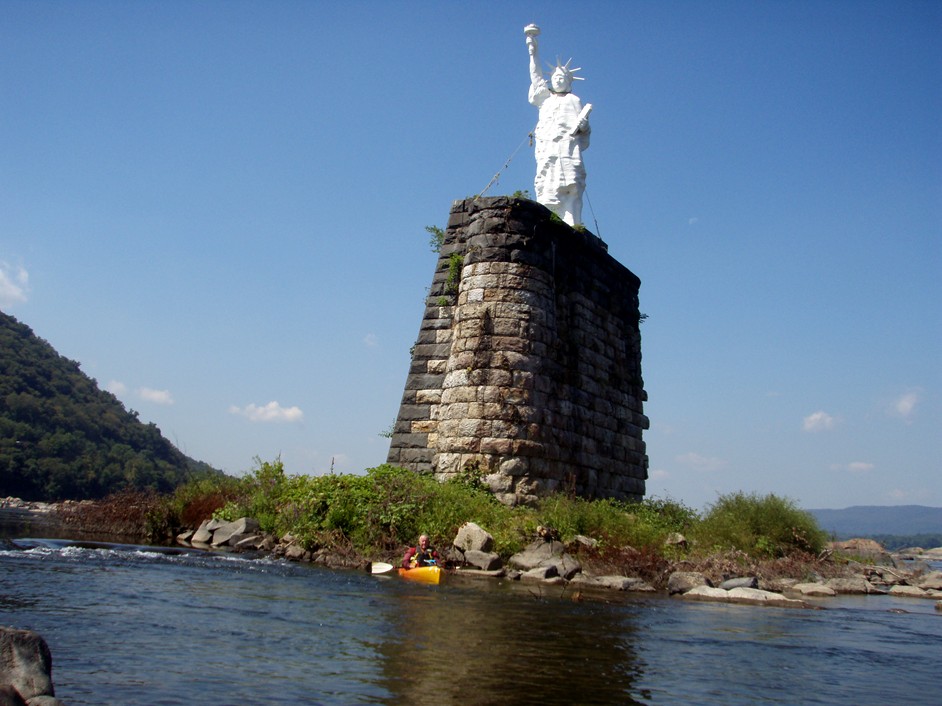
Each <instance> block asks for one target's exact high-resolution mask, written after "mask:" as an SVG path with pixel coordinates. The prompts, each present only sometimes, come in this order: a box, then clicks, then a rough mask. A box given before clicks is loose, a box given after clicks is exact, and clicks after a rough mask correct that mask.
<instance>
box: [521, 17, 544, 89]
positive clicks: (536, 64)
mask: <svg viewBox="0 0 942 706" xmlns="http://www.w3.org/2000/svg"><path fill="white" fill-rule="evenodd" d="M523 33H524V34H526V35H527V51H528V52H529V53H530V86H531V87H532V86H535V85H536V84H538V83H540V82H541V81H542V82H544V83H545V81H544V79H543V73H542V72H541V71H540V50H539V46H538V42H537V39H536V38H537V37H538V36H539V34H540V28H539V27H537V26H536V25H527V26H526V27H524V28H523Z"/></svg>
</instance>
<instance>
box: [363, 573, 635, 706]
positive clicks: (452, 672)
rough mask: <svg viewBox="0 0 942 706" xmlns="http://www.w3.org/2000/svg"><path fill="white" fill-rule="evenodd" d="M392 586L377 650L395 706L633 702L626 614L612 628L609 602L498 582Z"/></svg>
mask: <svg viewBox="0 0 942 706" xmlns="http://www.w3.org/2000/svg"><path fill="white" fill-rule="evenodd" d="M402 588H403V590H402V591H400V592H398V596H397V598H398V601H397V607H398V611H397V613H396V615H395V616H392V622H393V629H394V631H395V634H394V635H393V636H392V637H391V638H390V639H389V640H388V641H387V642H386V643H385V644H384V645H383V646H382V647H381V648H380V651H381V652H382V653H383V655H384V657H385V663H384V667H383V674H384V684H383V686H384V687H385V688H387V689H388V690H389V691H390V692H391V693H392V694H393V695H394V696H395V697H396V698H397V699H401V700H402V701H403V702H404V703H436V704H462V705H463V706H473V705H475V704H490V703H540V704H555V703H559V704H573V703H582V704H584V703H619V704H634V703H639V702H638V701H635V700H634V699H632V698H631V697H632V694H633V693H635V690H634V689H633V688H632V683H633V682H634V681H635V680H636V678H637V677H638V676H639V675H640V674H641V671H642V665H641V664H640V660H639V658H638V656H637V655H636V654H635V652H634V650H633V648H632V645H633V643H634V642H635V640H634V636H633V632H634V630H635V625H634V622H633V620H632V616H631V612H630V611H624V612H621V614H620V618H621V619H620V620H618V621H617V622H616V623H615V624H613V621H612V618H613V612H612V610H611V607H610V606H606V605H604V604H598V603H592V602H574V601H573V600H571V596H569V597H567V596H565V595H561V591H560V589H559V588H551V589H543V591H542V594H543V595H542V596H541V590H540V588H538V587H536V586H534V587H532V594H531V593H529V592H528V591H527V590H526V589H523V587H520V586H519V585H515V586H513V587H510V586H508V585H506V582H505V584H503V585H502V584H498V583H497V582H496V581H495V582H494V583H493V584H490V585H488V586H486V587H485V586H482V585H480V584H479V583H475V584H474V585H473V586H462V585H457V586H456V585H447V586H438V587H427V586H421V587H420V586H415V587H412V586H409V587H402ZM521 589H523V590H521Z"/></svg>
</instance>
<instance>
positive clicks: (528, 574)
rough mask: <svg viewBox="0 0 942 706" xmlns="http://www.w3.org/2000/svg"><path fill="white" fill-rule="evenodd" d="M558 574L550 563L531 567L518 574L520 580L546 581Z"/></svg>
mask: <svg viewBox="0 0 942 706" xmlns="http://www.w3.org/2000/svg"><path fill="white" fill-rule="evenodd" d="M557 576H559V572H558V571H557V570H556V567H555V566H553V565H552V564H550V565H549V566H537V567H535V568H533V569H529V570H527V571H524V572H523V573H522V574H520V580H521V581H547V580H549V579H553V578H556V577H557Z"/></svg>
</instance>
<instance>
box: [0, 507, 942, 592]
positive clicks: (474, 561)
mask: <svg viewBox="0 0 942 706" xmlns="http://www.w3.org/2000/svg"><path fill="white" fill-rule="evenodd" d="M88 505H89V504H88V503H63V504H49V503H24V502H23V501H19V500H16V499H13V498H7V499H6V500H0V507H3V508H8V509H14V510H16V511H18V512H28V513H30V514H33V515H35V516H40V517H42V518H43V519H44V521H53V520H56V519H58V521H60V522H62V523H63V524H64V526H65V527H66V528H67V529H71V530H73V531H77V532H82V533H84V534H94V535H95V536H96V537H103V536H111V537H120V538H122V539H126V538H127V537H129V536H133V534H134V533H135V527H134V526H133V525H132V524H129V523H128V522H127V521H126V520H124V519H123V518H125V517H126V516H127V515H128V513H125V514H123V515H122V514H121V513H117V512H112V511H103V510H102V508H99V507H98V506H95V504H91V505H93V506H94V507H92V511H91V512H90V511H89V507H88ZM105 509H106V510H107V506H106V508H105ZM112 515H114V517H112ZM137 533H138V535H140V534H141V530H140V529H138V530H137ZM138 539H144V538H143V537H142V536H139V537H138ZM149 539H152V538H149ZM167 539H168V540H169V541H175V542H176V543H177V544H180V545H185V546H192V547H195V548H201V549H206V550H213V551H235V552H252V553H257V554H261V555H273V556H277V557H283V558H285V559H287V560H289V561H298V562H310V563H313V564H318V565H322V566H326V567H329V568H348V569H360V570H364V569H369V567H370V564H371V561H370V559H375V560H381V561H384V562H389V563H392V564H394V565H395V564H398V563H399V560H400V557H399V556H397V555H392V556H381V557H364V556H361V555H359V554H357V553H356V552H355V551H353V550H352V549H343V548H339V547H338V546H337V545H333V546H330V547H316V548H309V547H305V546H303V545H302V544H301V542H299V541H298V540H297V539H296V538H295V537H293V536H291V535H290V534H287V535H284V536H282V537H274V536H271V535H268V534H265V533H263V532H261V531H260V528H259V523H258V522H257V521H256V520H254V519H253V518H241V519H239V520H237V521H235V522H222V521H217V520H205V521H203V522H202V523H201V524H200V526H199V527H196V528H195V529H190V530H187V531H185V532H182V533H179V534H177V535H176V536H175V537H168V538H167ZM666 545H667V546H665V547H664V548H662V551H660V552H653V551H651V550H649V549H648V550H636V549H633V548H631V547H625V548H624V549H623V550H622V551H621V553H620V555H619V559H618V560H615V561H613V560H612V558H611V554H610V553H609V554H607V555H606V558H605V560H602V559H601V554H600V552H599V551H598V550H597V546H598V542H597V541H596V540H595V539H593V538H591V537H583V536H577V537H574V538H573V539H571V540H570V541H568V542H565V543H564V542H562V541H560V538H559V537H558V534H557V533H556V532H555V531H554V530H553V529H552V528H547V527H541V528H538V531H537V535H536V536H534V538H533V541H532V543H531V544H530V545H528V546H527V547H526V548H525V549H524V550H523V551H521V552H518V553H516V554H514V555H512V556H510V557H509V558H502V557H501V556H500V555H498V554H497V553H496V552H495V551H494V540H493V537H492V536H491V535H490V534H489V533H488V532H487V531H486V530H485V529H483V528H481V527H478V526H477V525H474V524H473V523H467V524H466V525H464V526H463V527H462V528H461V529H460V530H459V531H458V533H457V535H456V536H455V537H454V538H453V540H452V542H451V543H450V544H449V546H448V547H446V548H444V549H442V552H441V553H442V555H443V559H444V560H445V563H446V566H447V567H448V569H449V570H450V571H451V572H453V573H454V574H457V575H461V576H465V577H474V578H477V577H480V578H499V579H506V580H512V581H521V582H524V583H534V584H541V585H549V586H552V585H556V586H563V587H565V588H568V589H570V590H571V594H572V595H573V596H576V597H593V596H599V595H600V596H603V597H604V595H605V593H607V592H611V591H623V592H635V593H662V594H663V593H666V594H668V595H670V596H676V597H681V598H686V599H689V600H701V601H702V600H712V601H727V602H737V603H756V604H760V605H781V606H789V607H801V606H808V605H816V606H820V605H822V601H821V600H818V599H822V598H827V597H829V596H837V595H842V594H860V595H891V596H897V597H904V598H921V599H931V600H935V601H936V602H937V603H936V608H937V609H939V610H942V573H940V572H939V571H933V570H932V568H931V566H930V562H940V561H942V548H937V549H921V548H918V547H914V548H908V549H905V550H901V551H898V552H888V551H886V549H884V548H883V547H882V546H880V545H879V544H877V543H876V542H874V541H872V540H868V539H857V540H849V541H846V542H836V543H831V544H830V545H829V547H828V549H827V550H826V551H825V552H823V553H822V554H820V555H817V556H809V555H801V556H789V557H784V558H779V559H756V558H755V557H750V556H747V555H746V554H744V553H742V552H735V551H730V552H722V553H715V554H711V555H709V556H705V557H694V556H688V557H686V558H670V557H684V556H685V552H684V550H685V549H686V539H685V538H684V537H683V536H681V535H678V534H674V535H672V536H670V537H669V538H668V540H667V542H666ZM809 600H811V601H813V602H809ZM824 603H825V604H826V601H825V602H824Z"/></svg>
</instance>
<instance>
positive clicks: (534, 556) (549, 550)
mask: <svg viewBox="0 0 942 706" xmlns="http://www.w3.org/2000/svg"><path fill="white" fill-rule="evenodd" d="M509 564H510V565H511V566H514V567H516V568H518V569H521V570H523V571H525V572H526V571H529V570H530V569H536V568H545V567H548V566H553V567H554V568H555V569H556V574H557V575H558V576H562V577H563V578H565V579H571V578H572V577H573V576H575V575H576V574H577V573H579V572H580V571H582V564H580V563H579V562H578V561H577V560H576V559H575V558H573V556H572V555H571V554H567V553H566V548H565V546H564V545H563V543H562V542H560V541H558V540H555V539H553V540H549V541H545V540H537V541H535V542H533V543H532V544H530V545H529V546H527V547H526V549H524V550H523V551H522V552H518V553H517V554H514V555H513V556H512V557H510V561H509Z"/></svg>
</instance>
